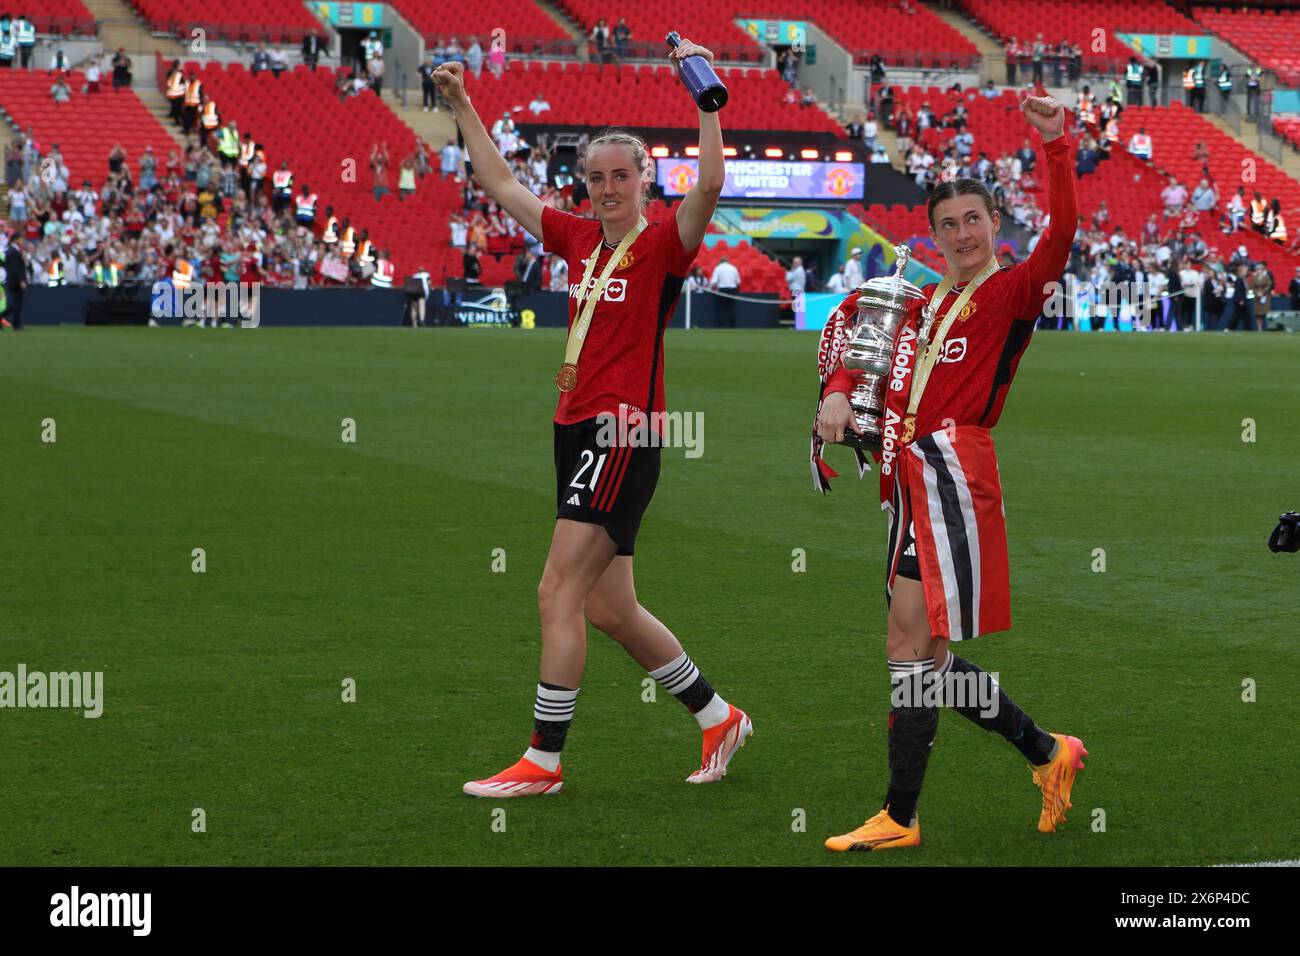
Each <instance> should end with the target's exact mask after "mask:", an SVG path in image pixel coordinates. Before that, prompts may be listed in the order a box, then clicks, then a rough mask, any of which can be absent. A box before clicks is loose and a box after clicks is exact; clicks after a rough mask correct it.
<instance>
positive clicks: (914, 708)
mask: <svg viewBox="0 0 1300 956" xmlns="http://www.w3.org/2000/svg"><path fill="white" fill-rule="evenodd" d="M933 670H934V661H890V662H889V683H890V704H891V706H890V709H889V791H888V793H887V794H886V796H885V805H886V808H887V809H888V810H889V816H890V818H891V819H892V820H893V821H894V822H895V823H897V824H898V825H899V826H904V827H910V826H911V825H912V818H913V817H914V816H915V815H916V801H917V799H918V798H919V797H920V795H921V783H922V781H924V780H925V768H926V765H927V764H928V763H929V762H930V748H931V746H932V745H933V744H934V738H935V734H936V733H938V730H939V708H938V707H936V706H934V703H933V701H931V702H930V703H929V706H927V704H926V700H925V686H926V680H927V676H928V675H930V674H931V673H932V671H933Z"/></svg>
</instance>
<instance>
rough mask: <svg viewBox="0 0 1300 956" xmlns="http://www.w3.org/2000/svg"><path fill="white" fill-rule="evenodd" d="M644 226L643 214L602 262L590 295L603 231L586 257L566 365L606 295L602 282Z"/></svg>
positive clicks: (575, 359)
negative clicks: (598, 276) (588, 292)
mask: <svg viewBox="0 0 1300 956" xmlns="http://www.w3.org/2000/svg"><path fill="white" fill-rule="evenodd" d="M647 225H648V223H647V222H646V220H645V216H639V217H638V218H637V223H636V225H635V226H633V227H632V229H631V230H630V231H629V232H628V234H627V235H626V236H624V237H623V239H622V241H620V242H619V244H618V248H617V249H615V250H614V253H613V255H611V256H610V257H609V261H608V262H606V263H605V268H604V269H603V270H602V271H601V274H600V280H599V281H598V282H597V283H596V286H595V288H594V289H592V290H591V294H590V295H587V289H588V285H589V283H590V282H591V277H592V275H593V274H594V273H595V271H596V260H597V259H598V258H599V257H600V246H602V245H604V244H605V235H604V232H602V233H601V237H600V245H598V246H596V248H595V249H594V250H593V251H592V253H591V258H590V259H588V260H587V268H586V269H585V270H584V271H583V273H582V285H580V286H578V318H577V319H576V320H575V321H574V323H573V325H572V327H570V329H569V339H568V342H567V343H566V344H565V346H564V364H565V365H572V366H574V367H575V368H576V367H577V365H578V356H579V355H580V354H581V352H582V345H583V342H585V341H586V338H587V329H588V328H589V327H590V326H591V317H592V314H593V313H594V312H595V311H596V303H597V302H599V301H600V297H601V296H602V295H604V294H605V283H607V282H608V281H609V277H610V276H611V275H613V274H614V269H615V268H617V267H618V264H619V262H621V261H622V259H623V256H625V255H626V254H627V250H628V249H629V248H630V247H631V245H632V243H634V242H636V237H637V236H639V235H641V233H642V231H643V230H644V229H645V228H646V226H647Z"/></svg>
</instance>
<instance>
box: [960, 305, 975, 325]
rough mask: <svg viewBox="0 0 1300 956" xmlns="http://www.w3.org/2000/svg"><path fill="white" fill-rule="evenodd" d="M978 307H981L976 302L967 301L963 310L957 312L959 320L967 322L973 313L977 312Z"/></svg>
mask: <svg viewBox="0 0 1300 956" xmlns="http://www.w3.org/2000/svg"><path fill="white" fill-rule="evenodd" d="M977 308H979V306H978V305H977V304H976V303H974V302H967V303H966V304H965V305H964V306H962V310H961V311H960V312H958V313H957V321H958V322H965V321H966V320H967V319H969V318H970V317H971V316H972V315H974V314H975V310H976V309H977Z"/></svg>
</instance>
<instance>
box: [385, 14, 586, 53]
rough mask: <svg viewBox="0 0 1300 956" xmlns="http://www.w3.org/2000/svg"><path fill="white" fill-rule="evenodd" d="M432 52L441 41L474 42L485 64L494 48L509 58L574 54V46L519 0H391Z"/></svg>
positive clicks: (555, 26) (558, 28) (560, 30)
mask: <svg viewBox="0 0 1300 956" xmlns="http://www.w3.org/2000/svg"><path fill="white" fill-rule="evenodd" d="M392 5H393V6H394V7H395V8H396V9H397V10H398V11H399V12H400V13H401V14H402V16H404V17H405V18H406V20H407V22H409V23H410V24H411V26H412V27H414V28H415V29H416V31H418V32H419V33H420V35H421V36H422V37H423V38H424V43H425V46H426V47H433V46H434V45H435V44H436V42H437V41H438V40H439V39H440V38H441V39H442V40H444V41H447V40H450V39H451V38H452V37H455V38H456V39H457V41H458V42H459V43H460V45H461V46H462V47H468V46H469V45H470V38H471V37H476V38H477V39H478V41H479V45H480V46H481V47H482V48H483V59H484V62H485V63H486V62H487V56H488V52H489V50H490V49H491V47H492V44H493V43H500V44H503V45H504V49H505V53H506V54H507V55H508V56H541V55H546V56H560V57H572V56H575V55H577V52H578V45H577V44H576V43H575V42H574V41H573V38H572V37H570V36H569V34H567V33H566V32H565V31H564V29H563V28H562V27H561V26H560V25H559V24H558V23H556V22H555V21H554V20H552V19H551V18H550V17H549V16H547V15H546V13H544V12H543V11H542V9H541V7H539V6H538V5H537V4H536V3H531V2H529V3H521V2H519V0H478V2H476V3H470V4H467V3H464V2H462V0H394V2H393V4H392Z"/></svg>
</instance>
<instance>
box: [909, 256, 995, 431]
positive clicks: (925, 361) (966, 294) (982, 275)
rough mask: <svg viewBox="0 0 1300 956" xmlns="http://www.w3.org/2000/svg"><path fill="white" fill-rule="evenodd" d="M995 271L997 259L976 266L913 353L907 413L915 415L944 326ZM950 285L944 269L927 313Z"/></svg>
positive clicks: (940, 348) (934, 311)
mask: <svg viewBox="0 0 1300 956" xmlns="http://www.w3.org/2000/svg"><path fill="white" fill-rule="evenodd" d="M997 271H998V261H997V259H996V258H994V259H990V260H989V261H988V262H987V263H986V264H985V265H984V268H983V269H981V270H980V272H979V275H977V276H976V277H975V278H974V279H972V280H971V281H970V282H969V283H968V284H967V286H966V288H965V289H963V290H962V291H961V295H959V296H957V301H956V302H954V303H953V304H952V305H951V307H949V309H948V311H947V313H945V314H944V317H943V322H941V323H940V325H939V331H938V332H937V333H935V335H934V338H932V339H931V340H930V343H929V345H928V346H927V347H925V348H924V349H923V350H922V352H921V354H920V355H918V356H917V358H916V373H915V374H914V375H913V376H912V392H911V396H910V397H909V398H908V401H907V414H908V416H909V417H915V416H916V410H917V408H919V407H920V405H921V396H922V395H923V394H924V393H925V386H926V384H927V383H928V382H929V381H930V372H931V371H932V370H933V369H934V366H935V363H936V362H938V360H939V356H940V355H942V354H943V341H944V339H945V338H947V337H948V330H949V329H950V328H952V323H953V321H954V320H955V319H956V318H957V314H958V313H959V312H961V310H962V309H964V308H965V307H966V303H967V302H969V301H970V300H971V296H973V295H974V294H975V291H976V290H977V289H978V288H979V287H980V286H982V285H983V284H984V280H986V279H987V278H988V277H989V276H991V275H993V273H995V272H997ZM953 285H954V279H953V276H952V273H948V274H947V275H946V276H944V277H943V281H942V282H940V283H939V285H938V286H937V287H936V288H935V290H934V294H933V295H932V296H930V309H929V312H930V315H931V316H933V315H935V314H937V312H938V310H939V306H940V305H941V304H942V303H943V299H944V296H946V295H947V294H948V293H949V292H950V291H951V290H952V287H953ZM933 324H934V320H933V318H932V319H931V320H930V327H933ZM925 332H926V333H929V332H930V328H926V329H925ZM909 440H910V436H909Z"/></svg>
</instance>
